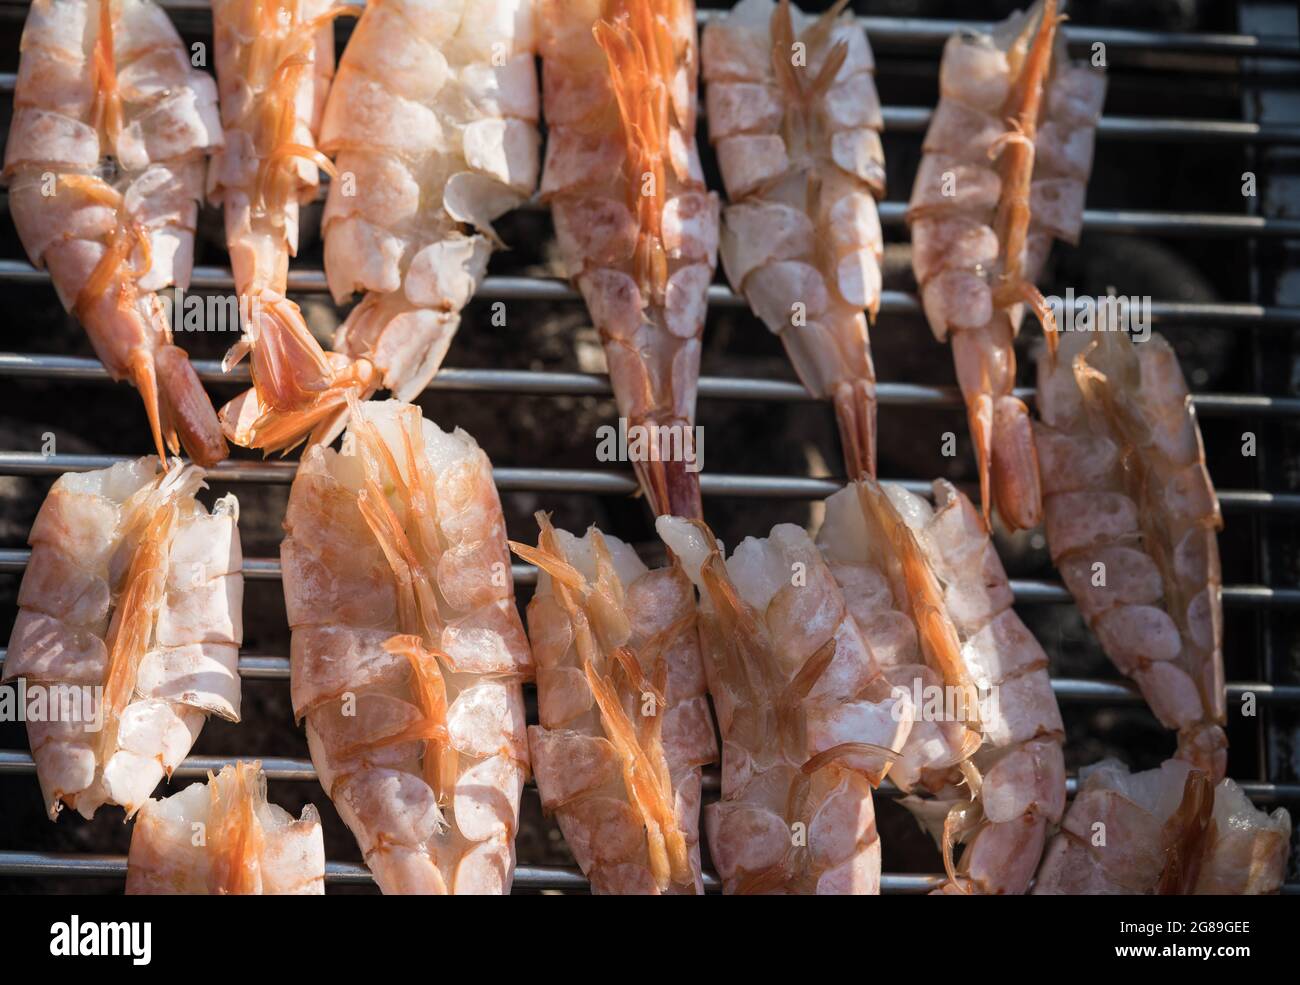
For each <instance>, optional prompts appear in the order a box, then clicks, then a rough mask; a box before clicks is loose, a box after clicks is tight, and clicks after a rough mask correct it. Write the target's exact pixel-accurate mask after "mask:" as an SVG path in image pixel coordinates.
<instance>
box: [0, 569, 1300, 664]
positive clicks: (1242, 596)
mask: <svg viewBox="0 0 1300 985" xmlns="http://www.w3.org/2000/svg"><path fill="white" fill-rule="evenodd" d="M31 554H32V552H31V551H29V550H27V549H26V548H12V547H9V548H0V573H19V572H22V571H25V570H26V569H27V562H28V560H29V559H30V558H31ZM510 572H511V576H512V577H513V579H514V582H515V584H516V585H535V584H537V569H536V568H535V567H533V566H532V565H531V564H512V565H511V566H510ZM243 575H244V577H245V578H247V579H249V580H250V581H276V580H278V579H279V578H280V559H279V558H274V557H266V558H255V557H246V558H244V569H243ZM1010 584H1011V591H1012V594H1013V595H1015V599H1016V604H1018V605H1041V604H1044V603H1048V602H1070V601H1071V598H1070V593H1069V591H1068V590H1067V589H1066V587H1065V586H1064V585H1062V584H1061V583H1060V582H1054V581H1046V580H1041V579H1037V578H1012V579H1011V582H1010ZM1223 600H1224V602H1225V603H1226V604H1228V605H1231V606H1236V607H1239V608H1292V607H1296V606H1300V588H1269V587H1268V586H1267V585H1225V586H1224V588H1223ZM3 653H4V650H3V649H0V661H2V660H3V656H2V655H3Z"/></svg>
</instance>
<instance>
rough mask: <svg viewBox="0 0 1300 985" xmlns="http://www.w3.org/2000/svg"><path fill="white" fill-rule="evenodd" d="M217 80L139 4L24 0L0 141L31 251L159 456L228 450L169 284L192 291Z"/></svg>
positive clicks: (215, 133)
mask: <svg viewBox="0 0 1300 985" xmlns="http://www.w3.org/2000/svg"><path fill="white" fill-rule="evenodd" d="M220 144H221V124H220V121H219V119H218V115H217V91H216V87H215V86H214V85H213V83H212V79H211V78H210V77H209V76H208V75H206V74H204V73H202V72H199V71H196V70H195V69H194V68H193V67H192V66H191V65H190V60H189V57H188V53H187V52H186V50H185V47H184V45H183V44H182V43H181V39H180V37H179V36H178V35H177V33H176V29H175V28H174V27H173V26H172V24H171V21H170V20H168V18H167V15H166V14H165V13H164V12H163V10H162V8H161V7H159V6H156V5H155V4H153V3H151V2H149V0H33V3H32V4H31V7H30V9H29V11H28V15H27V24H26V26H25V27H24V28H23V39H22V57H21V59H20V63H19V70H18V80H17V83H16V84H15V88H14V114H13V122H12V123H11V124H10V128H9V139H8V142H7V143H6V145H5V166H4V180H5V181H6V182H8V184H9V207H10V211H11V212H12V214H13V219H14V225H15V226H16V227H17V229H18V236H19V238H20V239H21V240H22V243H23V248H24V249H25V250H26V252H27V256H28V257H29V258H30V259H31V261H32V263H33V264H34V265H35V266H37V267H44V268H46V269H47V270H49V273H50V279H51V280H52V281H53V282H54V288H55V290H56V291H57V292H58V295H59V300H60V301H62V302H63V306H64V307H65V308H66V309H67V310H68V311H70V312H71V313H72V314H73V315H75V316H76V318H77V320H78V321H79V322H81V324H82V326H83V327H84V328H85V329H86V334H87V335H88V336H89V338H90V343H91V345H92V346H93V347H94V349H95V354H96V355H97V356H98V357H99V360H100V362H102V363H103V364H104V368H105V369H107V370H108V372H109V375H110V376H111V377H112V378H113V379H115V380H124V379H125V380H130V381H131V383H132V384H134V386H135V387H136V389H137V390H139V391H140V396H141V397H142V398H143V400H144V405H145V411H146V413H147V414H148V418H149V425H150V429H151V430H152V433H153V439H154V444H155V446H156V447H157V451H158V454H159V456H165V455H166V454H167V450H168V449H169V448H170V449H171V450H172V451H173V452H176V451H179V449H180V448H181V446H184V448H185V451H186V452H187V453H188V454H189V455H190V457H191V458H193V459H194V461H195V462H198V463H199V464H200V465H205V466H206V465H213V464H215V463H217V462H218V461H220V460H221V459H223V458H225V457H226V454H227V451H228V449H227V447H226V443H225V439H224V438H223V437H222V434H221V427H220V425H219V423H218V421H217V415H216V413H215V412H214V411H213V409H212V403H211V402H210V401H209V400H208V396H207V394H206V393H205V392H204V391H203V387H202V385H201V384H200V383H199V378H198V375H197V374H196V373H195V372H194V368H193V367H192V366H191V365H190V362H189V358H188V357H187V356H186V355H185V352H184V351H183V350H181V349H180V348H178V347H177V346H175V345H173V344H172V334H171V326H170V324H169V322H168V317H167V310H166V306H165V305H164V303H163V300H162V299H161V298H160V297H159V296H158V295H157V293H156V292H157V291H160V290H162V289H164V288H166V287H170V286H172V285H176V286H178V287H180V288H182V289H184V288H187V287H188V286H189V281H190V271H191V269H192V267H193V264H194V228H195V223H196V222H197V219H198V202H199V199H201V198H202V196H203V174H204V166H205V163H206V159H207V155H208V154H209V153H210V152H211V151H212V149H213V148H215V147H217V146H219V145H220Z"/></svg>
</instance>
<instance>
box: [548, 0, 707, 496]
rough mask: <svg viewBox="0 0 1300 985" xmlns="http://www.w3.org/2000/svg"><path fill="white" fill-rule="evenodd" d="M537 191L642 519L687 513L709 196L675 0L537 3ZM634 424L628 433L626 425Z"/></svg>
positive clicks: (694, 60) (691, 66) (690, 23)
mask: <svg viewBox="0 0 1300 985" xmlns="http://www.w3.org/2000/svg"><path fill="white" fill-rule="evenodd" d="M539 14H540V23H541V25H542V35H543V36H542V41H541V52H542V71H543V90H544V99H545V109H546V120H547V124H548V126H549V128H550V129H549V139H548V141H547V147H546V166H545V170H544V173H543V176H542V197H543V198H544V199H545V200H546V201H547V202H548V203H549V204H550V206H551V212H552V215H553V216H554V220H555V234H556V238H557V240H558V242H559V246H560V252H561V254H562V256H563V258H564V261H565V264H566V266H567V269H568V273H569V275H570V276H571V277H572V278H573V280H574V282H575V283H576V285H577V286H578V288H579V290H581V291H582V294H583V297H584V298H585V299H586V301H587V308H588V310H589V311H590V313H591V317H592V319H593V321H594V322H595V324H596V328H597V329H599V331H600V336H601V339H602V341H603V343H604V349H605V358H606V361H607V363H608V364H609V376H610V382H611V383H612V385H613V389H614V396H615V399H616V402H617V404H618V409H619V414H620V415H621V416H622V417H623V418H624V419H626V421H627V426H628V430H629V433H632V434H634V435H635V434H645V435H648V436H649V437H650V441H649V442H648V444H650V445H651V446H653V447H655V448H660V447H661V446H663V445H665V444H667V446H668V449H669V454H660V453H657V452H656V453H648V454H645V455H641V454H638V455H635V456H634V464H635V467H636V471H637V476H638V478H639V479H640V481H641V487H642V489H643V490H644V491H645V493H646V495H647V496H648V497H649V501H650V507H651V509H652V510H653V511H654V513H655V514H656V515H663V514H675V515H683V516H690V517H699V516H700V515H701V504H700V491H699V475H698V471H699V470H698V468H696V467H695V465H696V464H698V457H697V455H698V454H700V453H702V451H703V449H702V448H697V447H696V443H695V435H694V430H693V423H694V420H695V395H696V389H697V385H698V378H699V364H700V337H701V335H702V333H703V331H704V319H705V313H706V308H707V304H708V288H709V283H710V282H711V281H712V279H713V270H714V267H715V266H716V263H717V248H718V200H717V196H716V195H714V194H713V193H711V192H709V191H708V190H707V189H706V188H705V186H704V174H703V171H702V170H701V167H700V161H699V155H698V153H697V151H696V147H695V119H696V102H697V100H696V73H697V72H698V69H699V65H698V53H697V50H696V39H695V7H694V4H693V3H691V2H690V0H540V6H539ZM634 428H635V429H638V430H637V431H635V432H634V431H632V429H634Z"/></svg>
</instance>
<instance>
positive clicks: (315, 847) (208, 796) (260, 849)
mask: <svg viewBox="0 0 1300 985" xmlns="http://www.w3.org/2000/svg"><path fill="white" fill-rule="evenodd" d="M324 893H325V840H324V837H323V836H322V834H321V826H320V815H319V814H317V812H316V808H315V807H313V806H312V805H311V804H308V805H307V806H306V807H304V808H303V809H302V817H300V818H298V819H297V820H296V821H295V820H294V818H293V815H292V814H290V813H289V812H288V811H286V810H285V809H284V808H282V807H278V806H276V805H275V804H272V803H269V802H268V801H267V799H266V774H264V773H263V772H262V764H261V763H257V762H253V763H245V762H239V763H236V764H235V765H233V766H226V767H223V768H222V770H221V772H220V773H218V774H217V775H216V776H213V775H212V773H211V772H209V773H208V782H207V783H206V784H204V783H191V784H190V785H189V786H188V787H186V788H185V789H184V790H181V791H180V792H179V793H174V794H172V795H171V796H170V797H167V798H166V799H164V800H150V801H147V802H146V803H145V805H144V806H143V807H142V808H141V809H140V812H139V813H138V814H137V815H136V818H135V827H134V828H132V830H131V851H130V854H129V855H128V856H127V860H126V894H127V895H128V896H230V895H238V896H322V895H324Z"/></svg>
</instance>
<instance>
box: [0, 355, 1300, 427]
mask: <svg viewBox="0 0 1300 985" xmlns="http://www.w3.org/2000/svg"><path fill="white" fill-rule="evenodd" d="M193 365H194V369H195V371H196V372H197V373H198V374H199V378H200V379H201V380H203V381H204V382H205V383H219V384H229V385H231V386H247V385H248V383H249V376H248V367H247V366H244V365H240V366H236V367H235V368H234V369H233V370H231V371H230V372H229V373H223V372H222V371H221V363H220V362H218V361H216V360H212V359H195V360H194V361H193ZM0 377H9V378H11V379H35V380H74V381H79V382H94V383H107V382H109V376H108V371H107V370H106V369H104V366H103V364H102V363H101V362H100V361H99V360H98V359H87V358H84V357H82V356H55V355H42V354H35V355H30V354H27V353H22V352H0ZM429 389H430V390H444V391H455V392H468V393H501V394H511V395H514V394H528V395H538V396H545V395H560V394H563V395H565V396H596V397H607V396H610V394H611V393H612V391H611V389H610V385H609V377H607V376H604V375H598V374H595V373H562V372H549V371H545V370H526V369H450V368H449V369H442V370H439V371H438V375H437V376H435V377H434V379H433V382H432V383H430V384H429ZM699 394H700V396H701V397H703V398H704V399H712V400H756V401H765V402H782V403H798V402H802V403H816V402H818V400H817V398H816V397H813V396H811V395H810V394H809V393H808V391H807V390H805V389H804V388H803V387H802V386H801V385H800V384H798V383H794V382H792V381H787V380H760V379H754V378H752V377H735V378H733V377H727V376H701V377H700V387H699ZM1016 396H1018V397H1020V399H1022V400H1024V401H1026V402H1032V401H1033V400H1034V389H1033V387H1018V388H1017V389H1016ZM876 398H877V401H878V402H879V403H880V404H881V405H882V406H890V407H948V408H952V409H954V410H959V409H961V408H962V400H961V393H960V391H959V390H958V389H957V388H956V387H955V386H926V385H922V384H917V383H878V384H877V385H876ZM1192 402H1193V403H1194V404H1195V405H1196V409H1197V411H1198V412H1199V413H1201V414H1204V415H1206V416H1210V415H1214V416H1220V417H1228V416H1240V417H1245V416H1254V417H1293V416H1300V398H1297V397H1273V396H1264V395H1259V394H1253V393H1198V394H1193V396H1192Z"/></svg>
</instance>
